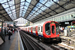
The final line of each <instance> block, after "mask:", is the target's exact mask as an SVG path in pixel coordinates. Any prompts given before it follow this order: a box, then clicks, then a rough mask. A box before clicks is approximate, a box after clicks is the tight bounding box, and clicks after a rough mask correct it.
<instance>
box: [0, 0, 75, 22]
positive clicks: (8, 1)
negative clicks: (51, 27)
mask: <svg viewBox="0 0 75 50" xmlns="http://www.w3.org/2000/svg"><path fill="white" fill-rule="evenodd" d="M72 8H75V0H0V18H1V19H4V20H8V21H11V20H15V19H18V18H20V17H23V18H25V19H27V20H29V21H31V22H33V23H34V22H37V21H39V20H42V19H45V18H48V17H51V16H53V15H56V14H59V13H61V12H64V11H67V10H69V9H72ZM1 16H2V17H1Z"/></svg>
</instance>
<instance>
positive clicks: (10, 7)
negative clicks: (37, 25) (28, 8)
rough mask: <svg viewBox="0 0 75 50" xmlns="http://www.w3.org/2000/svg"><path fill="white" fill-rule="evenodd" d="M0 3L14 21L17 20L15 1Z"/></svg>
mask: <svg viewBox="0 0 75 50" xmlns="http://www.w3.org/2000/svg"><path fill="white" fill-rule="evenodd" d="M0 3H1V4H2V6H3V7H4V9H5V10H6V12H7V13H8V14H9V16H10V18H11V19H12V20H14V19H16V11H15V5H14V0H0Z"/></svg>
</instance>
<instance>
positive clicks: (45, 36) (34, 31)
mask: <svg viewBox="0 0 75 50" xmlns="http://www.w3.org/2000/svg"><path fill="white" fill-rule="evenodd" d="M21 30H23V31H25V32H28V34H31V35H34V36H36V37H37V38H38V40H41V41H43V42H44V41H50V40H57V41H59V39H60V36H59V34H60V33H59V23H58V22H56V21H46V22H44V23H43V24H41V23H40V24H39V25H35V26H28V27H21Z"/></svg>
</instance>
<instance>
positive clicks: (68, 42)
mask: <svg viewBox="0 0 75 50" xmlns="http://www.w3.org/2000/svg"><path fill="white" fill-rule="evenodd" d="M72 33H73V32H72ZM74 33H75V31H74ZM60 38H61V40H62V43H61V44H62V45H64V47H66V48H70V49H74V50H75V37H72V36H64V33H61V34H60Z"/></svg>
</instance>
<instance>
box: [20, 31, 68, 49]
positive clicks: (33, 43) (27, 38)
mask: <svg viewBox="0 0 75 50" xmlns="http://www.w3.org/2000/svg"><path fill="white" fill-rule="evenodd" d="M20 33H21V38H22V40H23V41H24V42H23V44H24V43H26V42H25V41H27V43H29V44H27V43H26V44H24V45H25V47H24V48H26V50H27V47H28V49H29V47H30V49H32V50H67V49H65V48H63V47H60V46H58V45H56V44H51V43H50V44H45V43H42V44H41V43H39V44H41V45H38V44H37V43H36V42H35V41H33V40H32V39H31V38H29V37H27V35H26V33H25V32H22V31H20ZM28 36H29V35H28ZM25 38H26V39H25ZM35 39H36V38H35ZM37 41H38V40H37ZM27 45H29V46H27ZM44 45H45V46H44ZM41 46H44V47H41ZM46 46H48V47H50V49H47V48H46Z"/></svg>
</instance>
